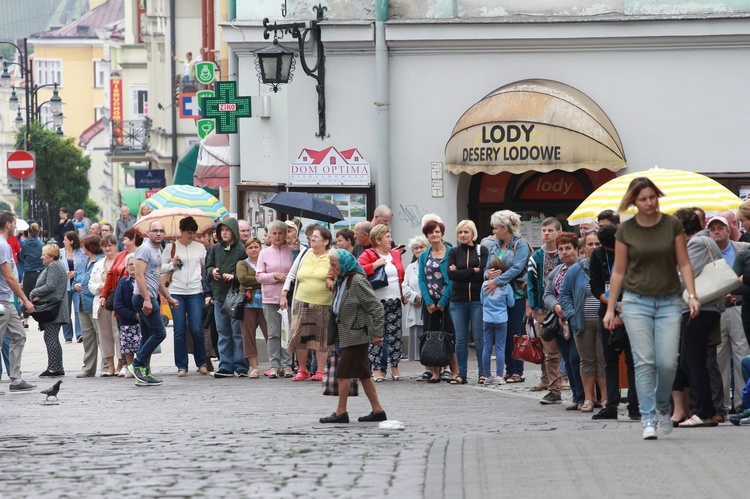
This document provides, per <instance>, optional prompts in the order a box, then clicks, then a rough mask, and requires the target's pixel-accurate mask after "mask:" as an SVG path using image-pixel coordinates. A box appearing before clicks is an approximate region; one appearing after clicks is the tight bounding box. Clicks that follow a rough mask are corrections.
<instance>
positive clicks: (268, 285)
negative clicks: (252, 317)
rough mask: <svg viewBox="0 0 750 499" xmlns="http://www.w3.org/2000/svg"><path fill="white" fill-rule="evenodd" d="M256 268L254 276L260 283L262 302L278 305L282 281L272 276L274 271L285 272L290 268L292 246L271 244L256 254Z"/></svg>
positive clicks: (282, 285)
mask: <svg viewBox="0 0 750 499" xmlns="http://www.w3.org/2000/svg"><path fill="white" fill-rule="evenodd" d="M257 267H258V269H257V271H256V272H255V277H256V278H257V279H258V282H260V284H261V288H260V289H261V293H262V295H263V303H268V304H273V305H278V304H279V300H280V299H281V288H283V287H284V281H282V282H276V279H274V278H273V273H274V272H283V273H284V274H286V273H287V272H289V269H291V268H292V248H290V247H289V246H287V245H284V246H276V245H271V246H270V247H268V248H265V249H264V250H262V251H261V252H260V255H258V265H257Z"/></svg>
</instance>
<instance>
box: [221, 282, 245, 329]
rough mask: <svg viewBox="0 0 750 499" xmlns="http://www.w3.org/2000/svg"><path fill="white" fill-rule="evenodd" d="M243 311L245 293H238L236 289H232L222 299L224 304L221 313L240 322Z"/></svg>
mask: <svg viewBox="0 0 750 499" xmlns="http://www.w3.org/2000/svg"><path fill="white" fill-rule="evenodd" d="M244 311H245V293H240V292H239V290H238V289H237V288H234V287H233V288H232V289H230V290H229V293H227V297H226V298H225V299H224V304H223V305H222V306H221V313H222V314H224V315H228V316H229V317H231V318H232V319H237V320H238V321H239V320H242V314H243V312H244Z"/></svg>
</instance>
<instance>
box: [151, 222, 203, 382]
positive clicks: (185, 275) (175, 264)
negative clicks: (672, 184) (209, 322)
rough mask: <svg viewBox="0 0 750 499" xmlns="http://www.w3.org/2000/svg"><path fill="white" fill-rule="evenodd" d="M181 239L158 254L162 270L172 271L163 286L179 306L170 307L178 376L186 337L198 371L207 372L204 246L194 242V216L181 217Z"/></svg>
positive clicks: (185, 359) (185, 357) (184, 373)
mask: <svg viewBox="0 0 750 499" xmlns="http://www.w3.org/2000/svg"><path fill="white" fill-rule="evenodd" d="M179 228H180V238H179V239H177V240H176V241H175V242H174V243H171V244H168V245H167V246H166V247H165V248H164V251H163V252H162V255H161V262H162V264H161V271H162V273H164V272H167V273H168V272H171V273H172V280H171V282H170V283H169V284H167V283H165V286H168V287H169V294H171V295H172V298H174V299H175V300H177V303H179V305H178V306H177V308H173V309H172V320H173V321H174V363H175V366H176V367H177V376H179V377H181V378H182V377H185V376H187V373H188V350H187V342H186V336H187V333H188V332H189V333H190V336H191V337H192V339H193V357H194V359H195V366H196V367H197V368H198V372H199V373H200V374H208V369H207V368H206V346H205V343H204V339H203V322H202V319H203V282H202V279H203V274H204V270H205V269H204V262H205V259H206V248H205V247H204V246H203V245H202V244H201V243H199V242H197V241H194V239H195V233H196V231H197V230H198V224H197V223H196V221H195V219H194V218H193V217H185V218H183V219H182V220H180V226H179Z"/></svg>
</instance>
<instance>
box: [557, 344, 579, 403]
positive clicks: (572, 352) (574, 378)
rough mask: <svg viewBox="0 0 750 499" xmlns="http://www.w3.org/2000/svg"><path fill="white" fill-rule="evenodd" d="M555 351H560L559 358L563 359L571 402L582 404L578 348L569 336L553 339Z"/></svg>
mask: <svg viewBox="0 0 750 499" xmlns="http://www.w3.org/2000/svg"><path fill="white" fill-rule="evenodd" d="M555 341H556V342H557V349H558V350H560V357H562V358H563V359H565V373H566V374H567V375H568V383H570V392H571V394H572V395H573V402H575V403H577V404H583V403H584V402H585V401H586V396H585V394H584V393H583V380H582V379H581V356H580V355H578V347H577V346H576V342H575V340H574V339H573V337H572V336H571V337H570V339H567V340H566V339H565V338H564V337H563V336H560V335H557V336H556V337H555Z"/></svg>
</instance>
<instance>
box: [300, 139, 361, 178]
mask: <svg viewBox="0 0 750 499" xmlns="http://www.w3.org/2000/svg"><path fill="white" fill-rule="evenodd" d="M289 182H290V184H292V185H370V163H369V162H368V161H367V160H366V159H365V158H364V157H363V156H362V154H361V153H360V152H359V150H357V149H356V148H354V149H346V150H344V151H339V150H338V149H336V148H335V147H328V148H326V149H323V150H322V151H317V150H315V149H302V152H301V153H300V154H299V156H297V159H296V160H295V161H294V162H293V163H292V164H291V169H290V172H289Z"/></svg>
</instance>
